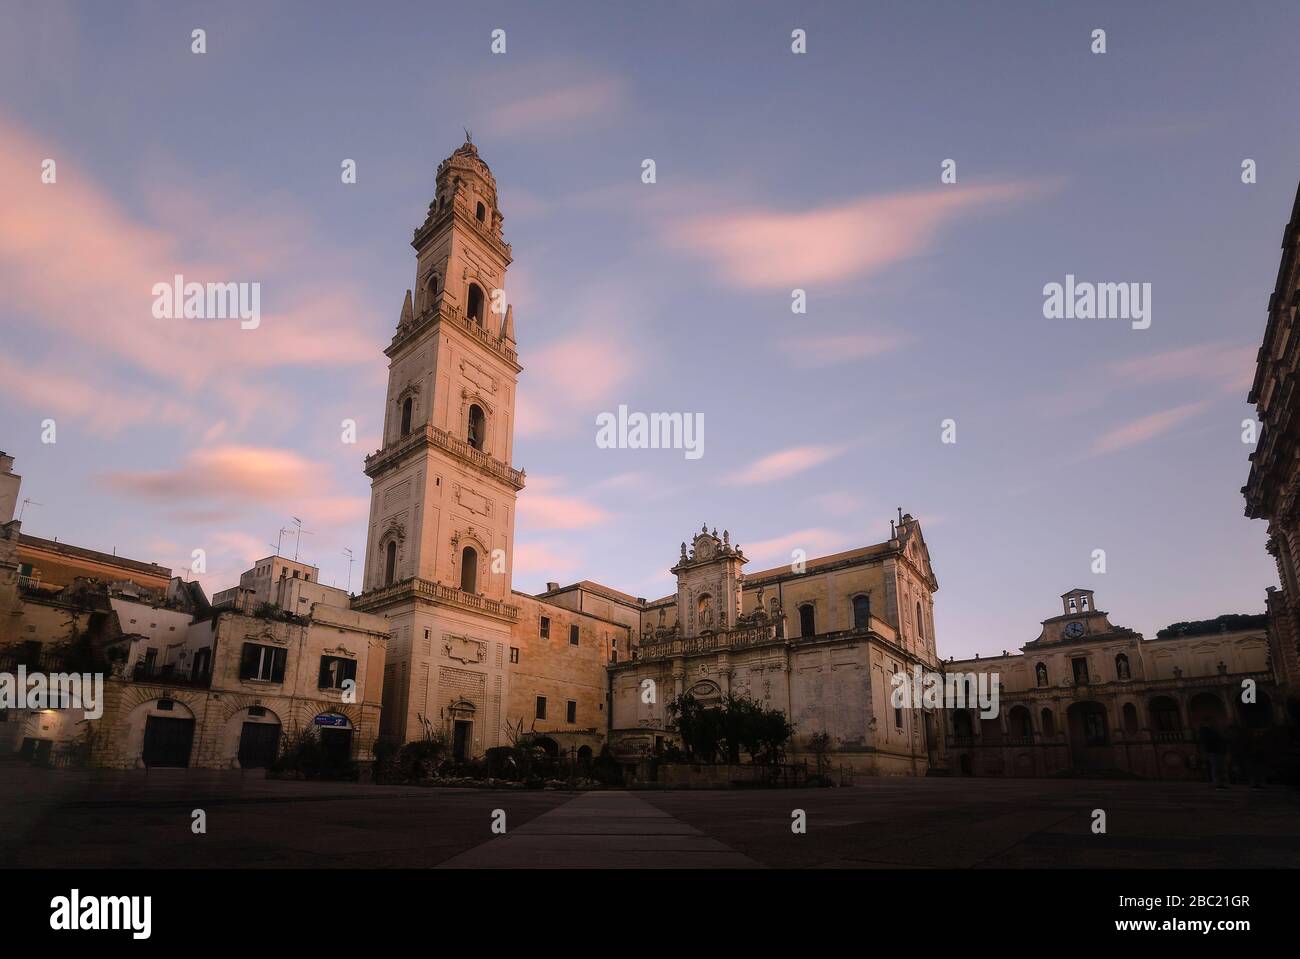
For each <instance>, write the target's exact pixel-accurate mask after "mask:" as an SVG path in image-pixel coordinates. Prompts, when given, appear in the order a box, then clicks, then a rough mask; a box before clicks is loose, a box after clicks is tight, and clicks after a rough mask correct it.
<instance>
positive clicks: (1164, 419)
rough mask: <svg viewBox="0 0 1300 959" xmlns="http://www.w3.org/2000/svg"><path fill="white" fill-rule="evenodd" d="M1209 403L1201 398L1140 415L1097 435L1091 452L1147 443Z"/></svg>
mask: <svg viewBox="0 0 1300 959" xmlns="http://www.w3.org/2000/svg"><path fill="white" fill-rule="evenodd" d="M1208 405H1209V401H1208V400H1201V401H1200V402H1198V403H1187V404H1184V405H1183V406H1175V407H1173V408H1172V409H1168V410H1162V411H1161V412H1159V413H1152V414H1150V415H1149V416H1143V417H1140V418H1139V419H1136V420H1134V421H1133V422H1131V423H1128V424H1126V425H1125V426H1121V427H1119V428H1118V429H1114V430H1111V431H1110V432H1108V433H1103V434H1102V435H1101V436H1099V437H1097V438H1096V439H1095V440H1094V441H1093V443H1092V447H1091V452H1092V453H1093V454H1094V455H1095V454H1100V453H1111V452H1114V451H1115V450H1120V449H1125V448H1126V447H1129V446H1136V445H1137V444H1138V443H1145V442H1146V441H1147V440H1150V439H1154V438H1155V437H1157V436H1160V435H1161V434H1162V433H1167V432H1168V431H1169V430H1171V429H1173V428H1174V427H1175V426H1177V425H1178V424H1179V423H1182V422H1183V421H1185V420H1186V419H1188V418H1189V417H1191V416H1194V415H1196V414H1197V413H1199V412H1200V411H1201V410H1203V409H1205V407H1206V406H1208Z"/></svg>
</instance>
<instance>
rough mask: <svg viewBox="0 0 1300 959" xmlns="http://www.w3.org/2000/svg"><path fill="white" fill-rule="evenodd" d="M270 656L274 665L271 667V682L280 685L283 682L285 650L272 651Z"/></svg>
mask: <svg viewBox="0 0 1300 959" xmlns="http://www.w3.org/2000/svg"><path fill="white" fill-rule="evenodd" d="M272 654H273V656H274V665H272V667H271V682H273V683H282V682H284V660H285V650H283V649H276V650H273V651H272Z"/></svg>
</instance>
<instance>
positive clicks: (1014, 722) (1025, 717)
mask: <svg viewBox="0 0 1300 959" xmlns="http://www.w3.org/2000/svg"><path fill="white" fill-rule="evenodd" d="M1007 729H1008V731H1009V734H1010V736H1011V738H1012V739H1013V740H1019V741H1021V742H1028V741H1029V740H1032V739H1033V737H1034V730H1033V724H1032V723H1031V722H1030V719H1029V710H1028V709H1026V708H1025V707H1024V706H1012V707H1011V712H1009V713H1007Z"/></svg>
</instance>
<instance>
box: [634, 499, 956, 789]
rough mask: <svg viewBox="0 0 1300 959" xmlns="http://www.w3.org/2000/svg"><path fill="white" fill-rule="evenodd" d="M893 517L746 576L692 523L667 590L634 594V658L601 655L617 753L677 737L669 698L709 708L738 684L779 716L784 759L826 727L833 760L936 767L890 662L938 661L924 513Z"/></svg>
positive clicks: (923, 726)
mask: <svg viewBox="0 0 1300 959" xmlns="http://www.w3.org/2000/svg"><path fill="white" fill-rule="evenodd" d="M891 527H893V528H892V532H891V536H890V539H889V540H888V541H887V542H884V543H880V544H877V545H875V546H869V547H866V548H864V549H857V550H851V551H848V552H844V553H836V554H834V555H831V556H826V557H822V558H820V559H812V560H808V561H806V563H803V564H792V565H791V566H786V567H778V568H776V569H769V570H763V571H761V572H755V573H749V574H747V573H745V572H744V570H743V566H744V565H745V563H746V562H747V560H746V558H745V555H744V552H743V551H742V550H741V548H740V547H739V546H738V545H735V544H733V543H732V542H731V537H730V533H729V532H728V531H724V532H723V535H722V537H721V538H719V537H718V535H717V531H716V530H715V531H713V532H709V530H708V529H707V528H705V529H701V530H700V531H699V532H698V533H696V534H695V536H694V537H693V539H692V541H691V543H690V545H689V546H688V545H687V544H686V543H683V544H682V546H681V555H680V557H679V559H678V562H677V564H676V565H675V566H674V567H673V569H672V572H673V573H675V574H676V576H677V584H678V585H677V593H676V594H675V595H673V596H669V597H665V598H664V599H661V600H656V601H653V602H649V603H645V604H644V608H643V609H642V615H641V625H640V630H639V637H638V641H637V643H636V645H635V647H634V648H633V649H632V653H631V657H630V658H628V659H624V660H621V661H619V662H614V663H611V664H610V666H609V672H610V686H611V701H612V710H613V712H612V716H611V725H610V738H611V744H612V747H613V750H614V753H615V755H616V756H618V757H620V758H621V759H623V760H624V761H627V760H629V759H635V758H638V757H642V756H648V755H652V754H654V753H657V752H659V751H661V750H662V748H663V747H664V746H665V745H666V744H667V743H668V742H671V741H674V740H675V738H676V734H675V731H674V730H673V729H672V728H671V725H670V721H669V720H670V717H669V715H668V710H667V706H668V703H669V702H670V701H671V700H672V699H673V698H675V697H676V696H679V695H681V694H682V693H690V694H691V695H692V696H694V697H695V698H696V699H697V700H700V701H701V702H703V703H705V704H706V705H707V704H709V703H713V702H718V701H720V700H721V699H722V698H723V697H725V696H727V695H728V694H736V695H743V696H747V697H749V698H752V699H755V700H757V701H759V702H760V703H762V704H763V705H765V706H767V707H769V708H776V709H780V710H781V711H782V712H784V713H785V714H786V715H787V717H789V719H790V721H791V722H792V723H794V725H795V739H794V743H793V749H792V751H791V757H792V758H795V759H798V758H800V757H801V756H802V755H806V752H805V751H806V746H807V742H808V739H809V737H811V736H812V735H813V734H814V733H819V732H826V733H829V734H830V736H831V743H832V749H833V752H834V754H835V761H836V762H837V763H839V764H841V765H845V766H850V767H852V768H853V769H855V770H858V771H860V772H864V773H869V774H884V775H895V774H906V775H924V774H925V773H926V772H927V771H928V770H929V769H931V768H940V767H942V765H943V739H942V736H941V735H940V725H939V720H938V717H937V716H936V715H935V711H934V710H932V709H895V708H894V706H893V705H892V700H891V692H892V688H893V687H892V685H891V678H892V677H893V676H894V675H895V674H896V673H899V672H907V673H910V672H911V671H912V670H913V669H914V668H915V667H918V666H919V667H920V668H921V669H923V670H926V671H931V670H934V669H937V667H938V656H937V653H936V646H935V636H934V599H933V596H934V592H935V590H937V589H938V582H937V580H936V579H935V576H934V572H933V570H932V569H931V566H930V557H929V551H928V550H927V549H926V546H925V539H924V537H923V536H922V534H921V524H920V523H919V522H918V521H917V520H915V519H914V518H913V517H912V516H911V515H910V514H909V515H901V516H900V520H899V522H898V524H897V525H896V526H895V525H894V524H891ZM647 689H652V690H654V695H653V696H650V695H646V691H647Z"/></svg>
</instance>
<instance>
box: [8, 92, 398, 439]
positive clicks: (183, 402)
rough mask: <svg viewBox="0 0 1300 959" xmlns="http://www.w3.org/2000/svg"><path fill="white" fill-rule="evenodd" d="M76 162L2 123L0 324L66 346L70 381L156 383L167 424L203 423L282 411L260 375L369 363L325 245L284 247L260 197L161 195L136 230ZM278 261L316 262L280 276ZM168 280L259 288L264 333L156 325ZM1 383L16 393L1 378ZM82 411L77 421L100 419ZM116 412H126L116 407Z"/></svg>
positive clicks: (369, 346)
mask: <svg viewBox="0 0 1300 959" xmlns="http://www.w3.org/2000/svg"><path fill="white" fill-rule="evenodd" d="M46 157H51V158H54V159H55V160H56V161H58V163H59V166H58V180H57V182H56V183H53V184H44V183H42V182H41V179H40V172H41V161H42V159H43V158H46ZM75 158H76V155H75V152H73V151H71V150H67V149H63V148H61V147H60V146H59V145H57V144H52V143H46V142H42V141H40V140H39V139H37V138H36V137H34V136H32V135H30V134H29V133H28V132H27V131H25V130H22V129H20V128H18V127H17V126H15V125H13V124H12V123H10V122H8V121H7V120H5V119H4V118H3V117H0V209H4V211H5V215H4V216H3V217H0V287H3V288H4V290H5V293H6V300H7V302H6V306H7V307H8V308H7V309H6V310H5V312H4V314H3V315H2V316H0V324H6V323H15V324H21V325H22V326H23V327H24V328H27V329H30V328H31V327H36V328H38V329H40V330H41V332H42V333H43V334H45V335H47V336H49V337H51V338H57V339H58V340H60V341H61V342H63V343H65V344H68V348H67V349H66V350H65V351H64V352H63V353H62V354H61V355H60V369H62V370H64V371H73V372H71V373H70V374H68V375H71V376H74V377H77V376H82V377H87V378H88V374H93V375H94V376H95V377H97V378H98V379H100V380H103V379H104V378H105V377H112V376H116V377H117V378H119V379H120V382H119V383H118V384H117V386H116V387H114V386H113V385H111V384H104V385H103V386H102V389H103V392H104V393H105V394H106V395H110V396H111V395H112V394H113V393H115V392H119V393H120V392H129V393H130V394H131V395H132V396H133V397H140V398H141V401H144V400H145V399H146V398H147V397H148V396H149V393H148V392H147V382H142V381H141V376H142V375H144V376H145V377H147V378H153V379H155V380H157V381H159V383H160V384H162V385H161V386H160V387H159V390H160V392H161V391H164V390H165V393H166V396H167V397H168V403H170V404H171V406H172V409H173V411H174V412H173V414H172V418H173V419H176V418H179V417H180V416H181V410H182V408H184V409H188V410H190V411H192V414H193V416H194V417H195V418H196V419H207V417H203V416H202V415H201V411H202V410H205V409H212V408H214V407H219V408H221V409H222V410H223V411H225V415H226V416H228V417H231V418H232V419H233V420H234V421H235V422H236V423H238V424H240V425H242V424H245V423H247V422H248V421H249V420H250V419H252V418H253V416H255V415H256V414H257V413H258V412H259V411H260V410H265V409H267V408H275V409H276V410H277V411H278V412H280V413H281V414H283V413H284V411H285V409H286V405H284V404H283V403H282V402H281V401H282V400H284V398H285V396H286V393H285V391H284V390H283V389H281V388H279V387H277V386H274V385H265V384H259V383H257V382H256V380H255V379H254V375H255V374H256V373H257V372H259V371H265V370H271V369H274V368H280V367H285V366H304V365H305V366H321V367H330V366H351V365H355V364H357V363H362V362H367V361H369V360H370V359H371V358H373V357H375V356H376V355H377V351H378V350H379V348H380V345H381V344H380V343H378V342H377V341H376V340H374V339H372V338H371V337H369V336H367V335H366V334H365V333H364V332H363V331H364V330H365V328H366V323H364V322H360V321H359V319H358V318H359V317H363V316H365V315H366V314H367V313H368V312H369V305H368V304H367V303H366V302H365V301H364V299H363V298H362V297H361V296H360V294H359V292H358V291H357V290H355V289H353V288H351V287H350V286H348V285H346V284H343V283H340V282H339V281H338V280H337V279H335V276H336V273H337V271H335V270H331V269H330V264H329V262H328V259H329V258H328V257H327V256H325V255H324V253H323V252H322V251H319V250H315V251H311V250H307V249H304V244H303V243H302V241H301V240H299V241H298V242H297V243H296V244H294V245H293V246H288V245H287V244H286V245H281V243H280V241H283V240H284V239H285V238H284V236H283V234H282V233H281V232H280V231H282V230H283V229H284V218H285V216H286V214H285V212H284V211H283V210H280V209H272V210H264V209H262V208H261V207H259V206H257V205H256V201H250V204H251V205H244V206H242V207H238V208H236V209H233V210H226V209H224V208H223V204H222V203H221V202H220V201H214V203H212V204H205V205H196V204H195V202H194V201H193V200H192V199H190V200H183V199H177V198H176V196H175V195H172V196H170V197H168V196H159V197H154V198H152V199H153V201H154V202H152V203H151V205H152V206H153V207H155V208H156V216H155V220H154V221H153V222H146V221H144V220H143V219H141V218H140V217H137V216H134V215H131V214H128V213H127V212H126V211H125V210H124V209H123V208H122V207H121V206H120V205H119V204H118V203H117V202H116V201H115V199H114V198H113V197H112V196H111V195H110V194H109V193H108V191H107V190H106V189H104V188H102V187H100V186H98V185H97V184H96V183H94V182H93V181H91V180H89V179H87V178H86V177H85V176H84V169H83V168H79V167H78V166H77V165H76V162H75ZM197 223H201V224H202V225H203V227H204V230H203V234H202V235H203V237H205V239H204V240H203V241H202V245H203V251H202V254H201V255H195V254H193V253H186V252H184V251H183V248H184V247H185V246H186V245H187V244H186V241H187V240H189V241H190V242H193V241H192V238H193V236H194V235H195V234H194V227H195V224H197ZM70 238H75V240H72V239H70ZM286 258H290V259H294V260H295V262H296V263H304V262H306V263H310V264H311V265H312V267H313V268H312V269H308V270H297V269H292V268H287V264H286ZM277 269H278V271H279V272H277ZM175 274H181V275H182V276H184V277H185V279H186V280H187V281H191V282H200V283H206V282H236V283H260V284H261V293H262V298H261V307H262V317H261V325H260V326H259V327H258V328H257V329H250V330H244V329H240V324H239V321H238V320H194V319H189V320H186V319H156V318H155V317H154V316H153V303H154V294H153V292H152V290H153V287H154V284H156V283H166V282H171V278H172V277H173V276H174V275H175ZM286 275H292V276H293V277H294V278H293V279H292V280H288V279H286V278H285V277H286ZM0 389H6V390H8V391H15V390H16V387H15V386H14V384H13V383H12V382H11V381H6V378H0ZM288 395H289V397H290V398H292V394H288ZM74 403H75V401H74V400H68V401H67V404H68V405H67V408H68V409H70V410H71V409H75V406H74ZM118 405H119V407H123V404H122V403H121V401H118ZM80 406H81V407H83V412H80V413H77V414H76V415H87V416H91V417H93V416H95V415H96V411H94V410H93V409H88V408H85V406H86V404H84V403H82V404H80ZM122 415H124V416H126V417H128V418H130V417H132V416H133V415H134V414H133V412H132V410H131V409H130V408H129V407H123V413H122Z"/></svg>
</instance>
